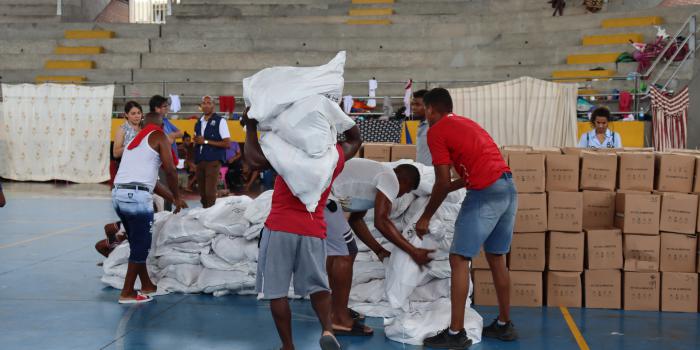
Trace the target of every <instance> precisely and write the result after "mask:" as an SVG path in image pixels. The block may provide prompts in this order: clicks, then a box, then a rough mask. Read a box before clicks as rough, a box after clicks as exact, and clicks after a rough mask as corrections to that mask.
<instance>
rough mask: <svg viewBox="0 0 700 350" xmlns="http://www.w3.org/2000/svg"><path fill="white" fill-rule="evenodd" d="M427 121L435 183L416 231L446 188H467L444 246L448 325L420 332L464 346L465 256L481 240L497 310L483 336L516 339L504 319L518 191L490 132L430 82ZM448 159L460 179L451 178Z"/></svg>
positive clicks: (437, 342)
mask: <svg viewBox="0 0 700 350" xmlns="http://www.w3.org/2000/svg"><path fill="white" fill-rule="evenodd" d="M423 103H424V104H425V109H426V117H427V119H428V123H429V124H430V129H429V130H428V147H429V148H430V153H431V155H432V157H433V165H434V167H435V185H434V186H433V191H432V193H431V196H430V201H429V202H428V205H427V206H426V208H425V210H424V212H423V215H422V216H421V218H420V219H419V220H418V222H417V223H416V232H417V234H418V236H419V237H422V236H423V235H425V234H426V233H428V225H429V223H430V219H431V217H432V216H433V215H434V214H435V212H436V211H437V209H438V208H439V207H440V205H441V204H442V202H443V200H445V197H446V196H447V194H448V193H449V192H451V191H455V190H458V189H460V188H462V187H465V186H466V188H467V190H468V193H467V196H466V198H465V199H464V202H462V209H461V210H460V212H459V215H458V216H457V220H456V221H455V233H454V238H453V240H452V246H451V247H450V268H451V270H452V272H451V274H452V277H451V287H450V301H451V304H452V310H451V322H450V326H449V327H448V328H446V329H445V330H444V331H442V332H440V333H438V334H437V335H435V336H433V337H430V338H426V339H425V340H424V342H423V344H424V345H425V346H428V347H431V348H438V349H467V348H468V347H469V346H470V345H471V340H470V339H469V338H468V337H467V335H466V332H465V330H464V314H465V307H466V301H467V293H468V292H469V261H470V260H471V259H472V258H474V257H476V256H477V255H478V254H479V250H480V249H481V246H482V245H483V247H484V251H485V252H486V259H487V260H488V263H489V267H490V268H491V273H492V275H493V281H494V285H495V287H496V295H497V298H498V308H499V315H498V318H497V319H496V320H494V321H493V323H492V324H491V325H489V326H488V327H485V328H484V329H483V336H485V337H489V338H497V339H500V340H503V341H511V340H515V339H517V333H516V331H515V328H514V326H513V323H512V322H511V321H510V314H509V312H510V278H509V275H508V269H507V267H506V258H505V254H506V253H508V251H509V250H510V243H511V240H512V238H513V225H514V223H515V213H516V210H517V205H518V195H517V192H516V190H515V185H514V184H513V180H512V175H511V172H510V168H508V166H507V165H506V163H505V161H504V160H503V157H502V156H501V153H500V151H499V149H498V146H496V143H495V142H494V141H493V139H492V138H491V136H490V135H489V134H488V133H487V132H486V130H484V129H483V128H482V127H481V126H479V124H477V123H475V122H474V121H472V120H471V119H468V118H465V117H462V116H458V115H456V114H454V113H452V98H451V97H450V93H449V92H448V91H447V90H445V89H442V88H436V89H433V90H431V91H430V92H428V93H427V94H426V95H425V96H424V97H423ZM451 165H454V168H455V169H456V170H457V173H458V174H459V175H460V179H459V180H456V181H451V177H450V166H451Z"/></svg>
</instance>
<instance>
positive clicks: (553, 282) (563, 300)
mask: <svg viewBox="0 0 700 350" xmlns="http://www.w3.org/2000/svg"><path fill="white" fill-rule="evenodd" d="M547 306H566V307H581V273H580V272H560V271H549V272H547Z"/></svg>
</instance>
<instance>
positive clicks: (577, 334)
mask: <svg viewBox="0 0 700 350" xmlns="http://www.w3.org/2000/svg"><path fill="white" fill-rule="evenodd" d="M559 310H561V314H562V316H564V320H565V321H566V324H567V325H568V326H569V330H570V331H571V334H572V335H573V336H574V339H576V344H578V347H579V349H581V350H590V348H589V347H588V344H587V343H586V339H583V335H582V334H581V331H579V330H578V327H577V326H576V322H574V319H573V318H571V314H570V313H569V309H567V308H566V307H564V306H560V307H559Z"/></svg>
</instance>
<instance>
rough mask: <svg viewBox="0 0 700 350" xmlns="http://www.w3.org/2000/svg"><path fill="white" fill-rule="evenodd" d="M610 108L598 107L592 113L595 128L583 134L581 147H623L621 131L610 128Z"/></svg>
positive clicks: (580, 141)
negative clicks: (617, 131)
mask: <svg viewBox="0 0 700 350" xmlns="http://www.w3.org/2000/svg"><path fill="white" fill-rule="evenodd" d="M608 123H610V110H609V109H607V108H605V107H598V108H596V109H595V110H593V113H592V114H591V124H593V130H591V131H589V132H587V133H585V134H583V135H581V140H579V142H578V146H579V148H622V138H621V137H620V134H619V133H616V132H614V131H612V130H610V129H608Z"/></svg>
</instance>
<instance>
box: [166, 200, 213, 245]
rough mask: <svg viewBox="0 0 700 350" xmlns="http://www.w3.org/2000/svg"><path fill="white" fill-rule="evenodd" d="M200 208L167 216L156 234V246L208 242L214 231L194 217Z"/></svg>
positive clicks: (199, 211)
mask: <svg viewBox="0 0 700 350" xmlns="http://www.w3.org/2000/svg"><path fill="white" fill-rule="evenodd" d="M201 212H202V210H197V209H192V210H190V211H189V212H187V213H185V212H180V213H178V214H173V215H170V216H168V218H167V219H166V222H165V224H163V226H162V228H161V230H160V232H159V234H157V235H156V246H163V245H166V244H168V243H180V242H208V241H210V240H211V239H212V238H214V236H215V235H216V232H214V231H213V230H210V229H208V228H205V227H204V225H202V223H201V222H199V221H198V220H197V219H196V217H197V216H198V215H199V214H200V213H201Z"/></svg>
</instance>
